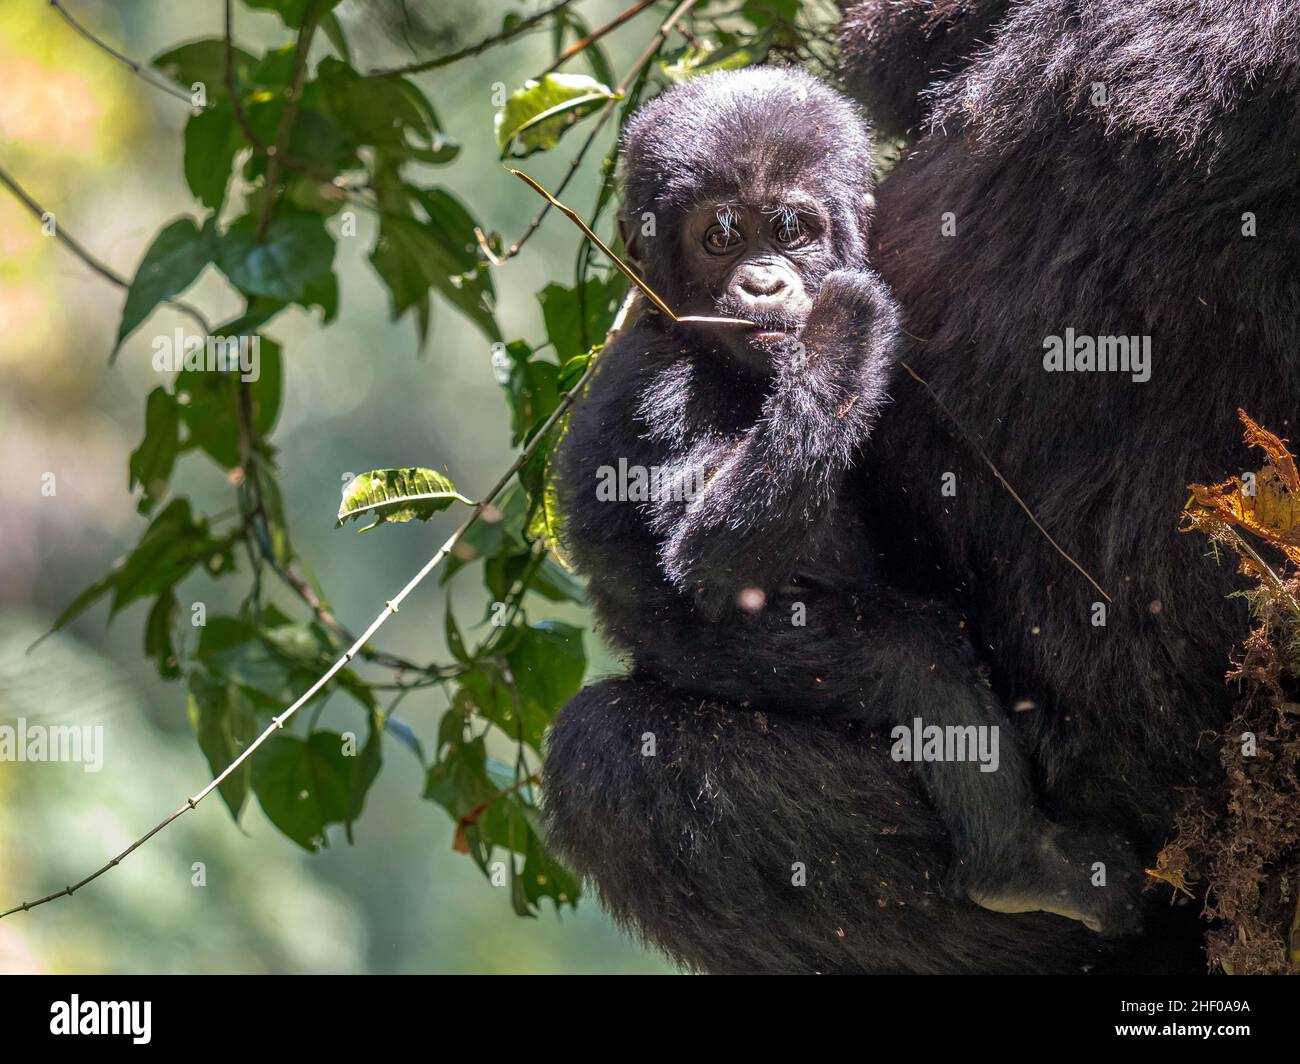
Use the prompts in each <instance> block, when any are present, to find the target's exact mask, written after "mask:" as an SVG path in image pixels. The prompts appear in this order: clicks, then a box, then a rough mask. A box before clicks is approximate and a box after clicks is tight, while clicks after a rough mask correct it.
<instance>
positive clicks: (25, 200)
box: [0, 168, 212, 336]
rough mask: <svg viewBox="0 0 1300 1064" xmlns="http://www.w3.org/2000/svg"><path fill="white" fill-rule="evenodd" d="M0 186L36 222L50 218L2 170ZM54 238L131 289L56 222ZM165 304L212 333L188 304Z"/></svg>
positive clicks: (110, 279)
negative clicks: (14, 197)
mask: <svg viewBox="0 0 1300 1064" xmlns="http://www.w3.org/2000/svg"><path fill="white" fill-rule="evenodd" d="M0 185H4V186H5V188H7V189H8V190H9V191H10V192H12V193H13V194H14V196H16V197H17V198H18V200H19V202H21V203H22V204H23V206H25V207H26V208H27V209H28V210H29V211H30V212H31V213H32V214H33V215H35V217H36V219H37V220H38V221H40V222H42V223H43V222H44V221H45V218H46V216H47V215H48V216H51V217H52V215H51V214H50V212H49V211H47V210H46V209H45V208H44V207H42V206H41V205H40V204H39V203H37V202H36V201H35V200H34V199H32V197H31V196H30V195H28V193H27V190H26V189H25V188H23V187H22V185H20V184H19V183H18V182H17V181H16V180H14V178H13V177H11V176H10V175H9V173H8V172H7V171H5V170H4V169H3V168H0ZM54 236H55V238H56V239H57V240H58V241H59V242H60V243H61V244H63V246H64V247H66V248H67V249H68V250H69V251H71V252H72V253H73V254H74V255H76V256H77V258H79V259H80V260H81V261H82V262H84V263H85V264H86V265H87V266H89V267H90V268H91V269H92V270H94V272H95V273H97V274H99V276H100V277H102V278H104V280H106V281H108V282H109V283H110V284H115V285H117V287H118V288H125V289H129V288H130V287H131V282H130V281H128V280H127V279H126V278H125V277H123V276H122V275H121V274H120V273H118V272H117V271H115V270H113V269H112V268H110V267H109V266H106V265H105V264H104V263H103V262H101V261H100V260H99V259H97V258H96V257H95V256H94V255H92V254H91V253H90V252H89V251H87V250H86V249H85V248H84V247H83V246H82V245H81V244H80V243H79V242H78V241H76V240H74V239H73V238H72V237H71V236H69V235H68V234H67V233H66V232H65V231H64V228H63V226H62V225H60V224H58V223H57V222H56V223H55V225H54ZM166 302H167V304H168V306H172V307H175V308H176V309H177V310H179V311H180V312H181V313H182V314H188V315H189V316H190V317H191V318H193V319H194V321H195V322H197V323H198V326H199V328H201V329H202V330H203V333H204V335H205V336H206V335H208V334H209V333H211V332H212V327H211V326H210V325H209V324H208V321H207V319H206V318H205V317H204V316H203V315H202V314H200V313H199V312H198V311H197V310H195V309H194V307H192V306H190V305H189V304H188V303H184V302H181V301H180V300H178V299H169V300H167V301H166Z"/></svg>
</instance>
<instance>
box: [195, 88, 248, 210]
mask: <svg viewBox="0 0 1300 1064" xmlns="http://www.w3.org/2000/svg"><path fill="white" fill-rule="evenodd" d="M242 143H243V140H242V138H241V136H240V133H239V129H238V128H237V126H236V125H235V116H234V113H233V112H232V111H231V110H230V109H229V108H228V107H211V108H209V109H208V110H206V111H200V112H199V113H198V114H196V115H192V116H191V117H190V120H189V122H187V123H186V124H185V182H186V184H188V185H189V186H190V191H191V192H193V193H194V195H195V196H197V197H198V198H199V200H200V201H201V202H202V203H203V205H204V206H205V207H207V208H208V209H209V210H212V211H220V210H221V204H222V203H223V202H224V201H225V198H226V186H227V185H228V184H229V183H230V171H231V169H232V168H233V166H234V163H235V153H236V152H237V151H238V150H239V147H240V145H241V144H242Z"/></svg>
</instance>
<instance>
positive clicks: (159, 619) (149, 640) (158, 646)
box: [144, 588, 181, 680]
mask: <svg viewBox="0 0 1300 1064" xmlns="http://www.w3.org/2000/svg"><path fill="white" fill-rule="evenodd" d="M179 612H180V604H179V603H178V602H177V601H176V593H175V591H174V590H173V589H171V588H168V589H167V590H166V591H164V592H163V593H162V594H161V595H159V596H158V599H157V601H155V602H154V604H153V609H151V610H150V611H149V619H148V620H147V621H146V622H145V626H144V656H145V657H146V658H152V659H153V660H154V661H155V662H156V663H157V665H158V675H159V676H161V677H162V678H163V679H164V680H179V679H180V677H181V667H180V657H179V655H178V654H177V652H176V645H175V642H174V641H173V639H172V630H173V628H174V627H175V625H176V615H177V614H178V613H179Z"/></svg>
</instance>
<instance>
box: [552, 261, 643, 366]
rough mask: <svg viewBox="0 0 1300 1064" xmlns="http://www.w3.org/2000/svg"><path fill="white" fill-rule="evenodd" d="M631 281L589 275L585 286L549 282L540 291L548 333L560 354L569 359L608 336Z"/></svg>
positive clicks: (614, 276)
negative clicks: (627, 283)
mask: <svg viewBox="0 0 1300 1064" xmlns="http://www.w3.org/2000/svg"><path fill="white" fill-rule="evenodd" d="M626 290H627V285H626V283H625V282H624V281H623V279H622V277H621V276H620V275H617V274H614V275H611V276H610V277H609V278H607V279H604V280H602V279H601V278H599V277H589V278H587V282H586V284H584V285H583V286H582V287H581V288H578V287H574V288H566V287H564V286H563V285H559V284H548V285H547V286H546V287H545V288H543V289H542V290H541V292H540V293H539V294H538V296H537V299H538V301H539V302H540V303H541V304H542V320H543V321H544V322H545V323H546V337H547V339H548V340H550V342H551V344H552V346H553V347H554V348H555V354H556V357H558V358H559V359H560V360H561V362H567V361H569V360H571V359H573V358H577V357H579V356H581V355H582V354H584V353H586V352H588V351H590V349H591V347H592V346H593V345H595V344H598V343H601V342H602V341H603V340H604V339H605V334H606V333H607V332H609V327H610V326H611V325H612V324H613V323H614V316H615V315H616V314H617V313H618V308H619V304H620V303H622V301H623V296H624V294H625V292H626Z"/></svg>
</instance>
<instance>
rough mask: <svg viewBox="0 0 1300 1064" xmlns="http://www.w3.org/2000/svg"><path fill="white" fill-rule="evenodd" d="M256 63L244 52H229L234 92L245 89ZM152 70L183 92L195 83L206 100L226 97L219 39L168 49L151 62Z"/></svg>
mask: <svg viewBox="0 0 1300 1064" xmlns="http://www.w3.org/2000/svg"><path fill="white" fill-rule="evenodd" d="M256 63H257V59H256V57H255V56H253V55H252V54H250V53H249V52H246V51H244V49H242V48H239V47H236V48H234V49H233V62H232V64H231V67H232V71H233V73H234V77H235V91H236V92H242V90H243V89H244V87H245V86H247V84H248V82H249V79H250V75H251V71H252V69H253V67H254V65H255V64H256ZM153 66H154V67H155V68H156V69H157V70H159V71H161V72H162V73H163V74H165V75H166V76H167V77H169V78H171V79H172V80H173V81H175V82H177V83H178V84H179V85H181V86H182V87H183V88H184V89H185V90H186V91H187V92H188V91H190V88H191V86H192V85H193V84H194V83H195V82H202V83H203V85H204V87H205V88H206V89H207V94H208V100H209V101H214V100H218V99H221V100H224V99H226V98H227V93H226V42H225V39H224V38H221V37H208V38H205V39H204V40H199V41H190V42H189V43H187V44H182V45H180V46H179V47H177V48H170V49H168V50H167V51H165V52H161V53H159V54H158V55H156V56H154V58H153Z"/></svg>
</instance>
